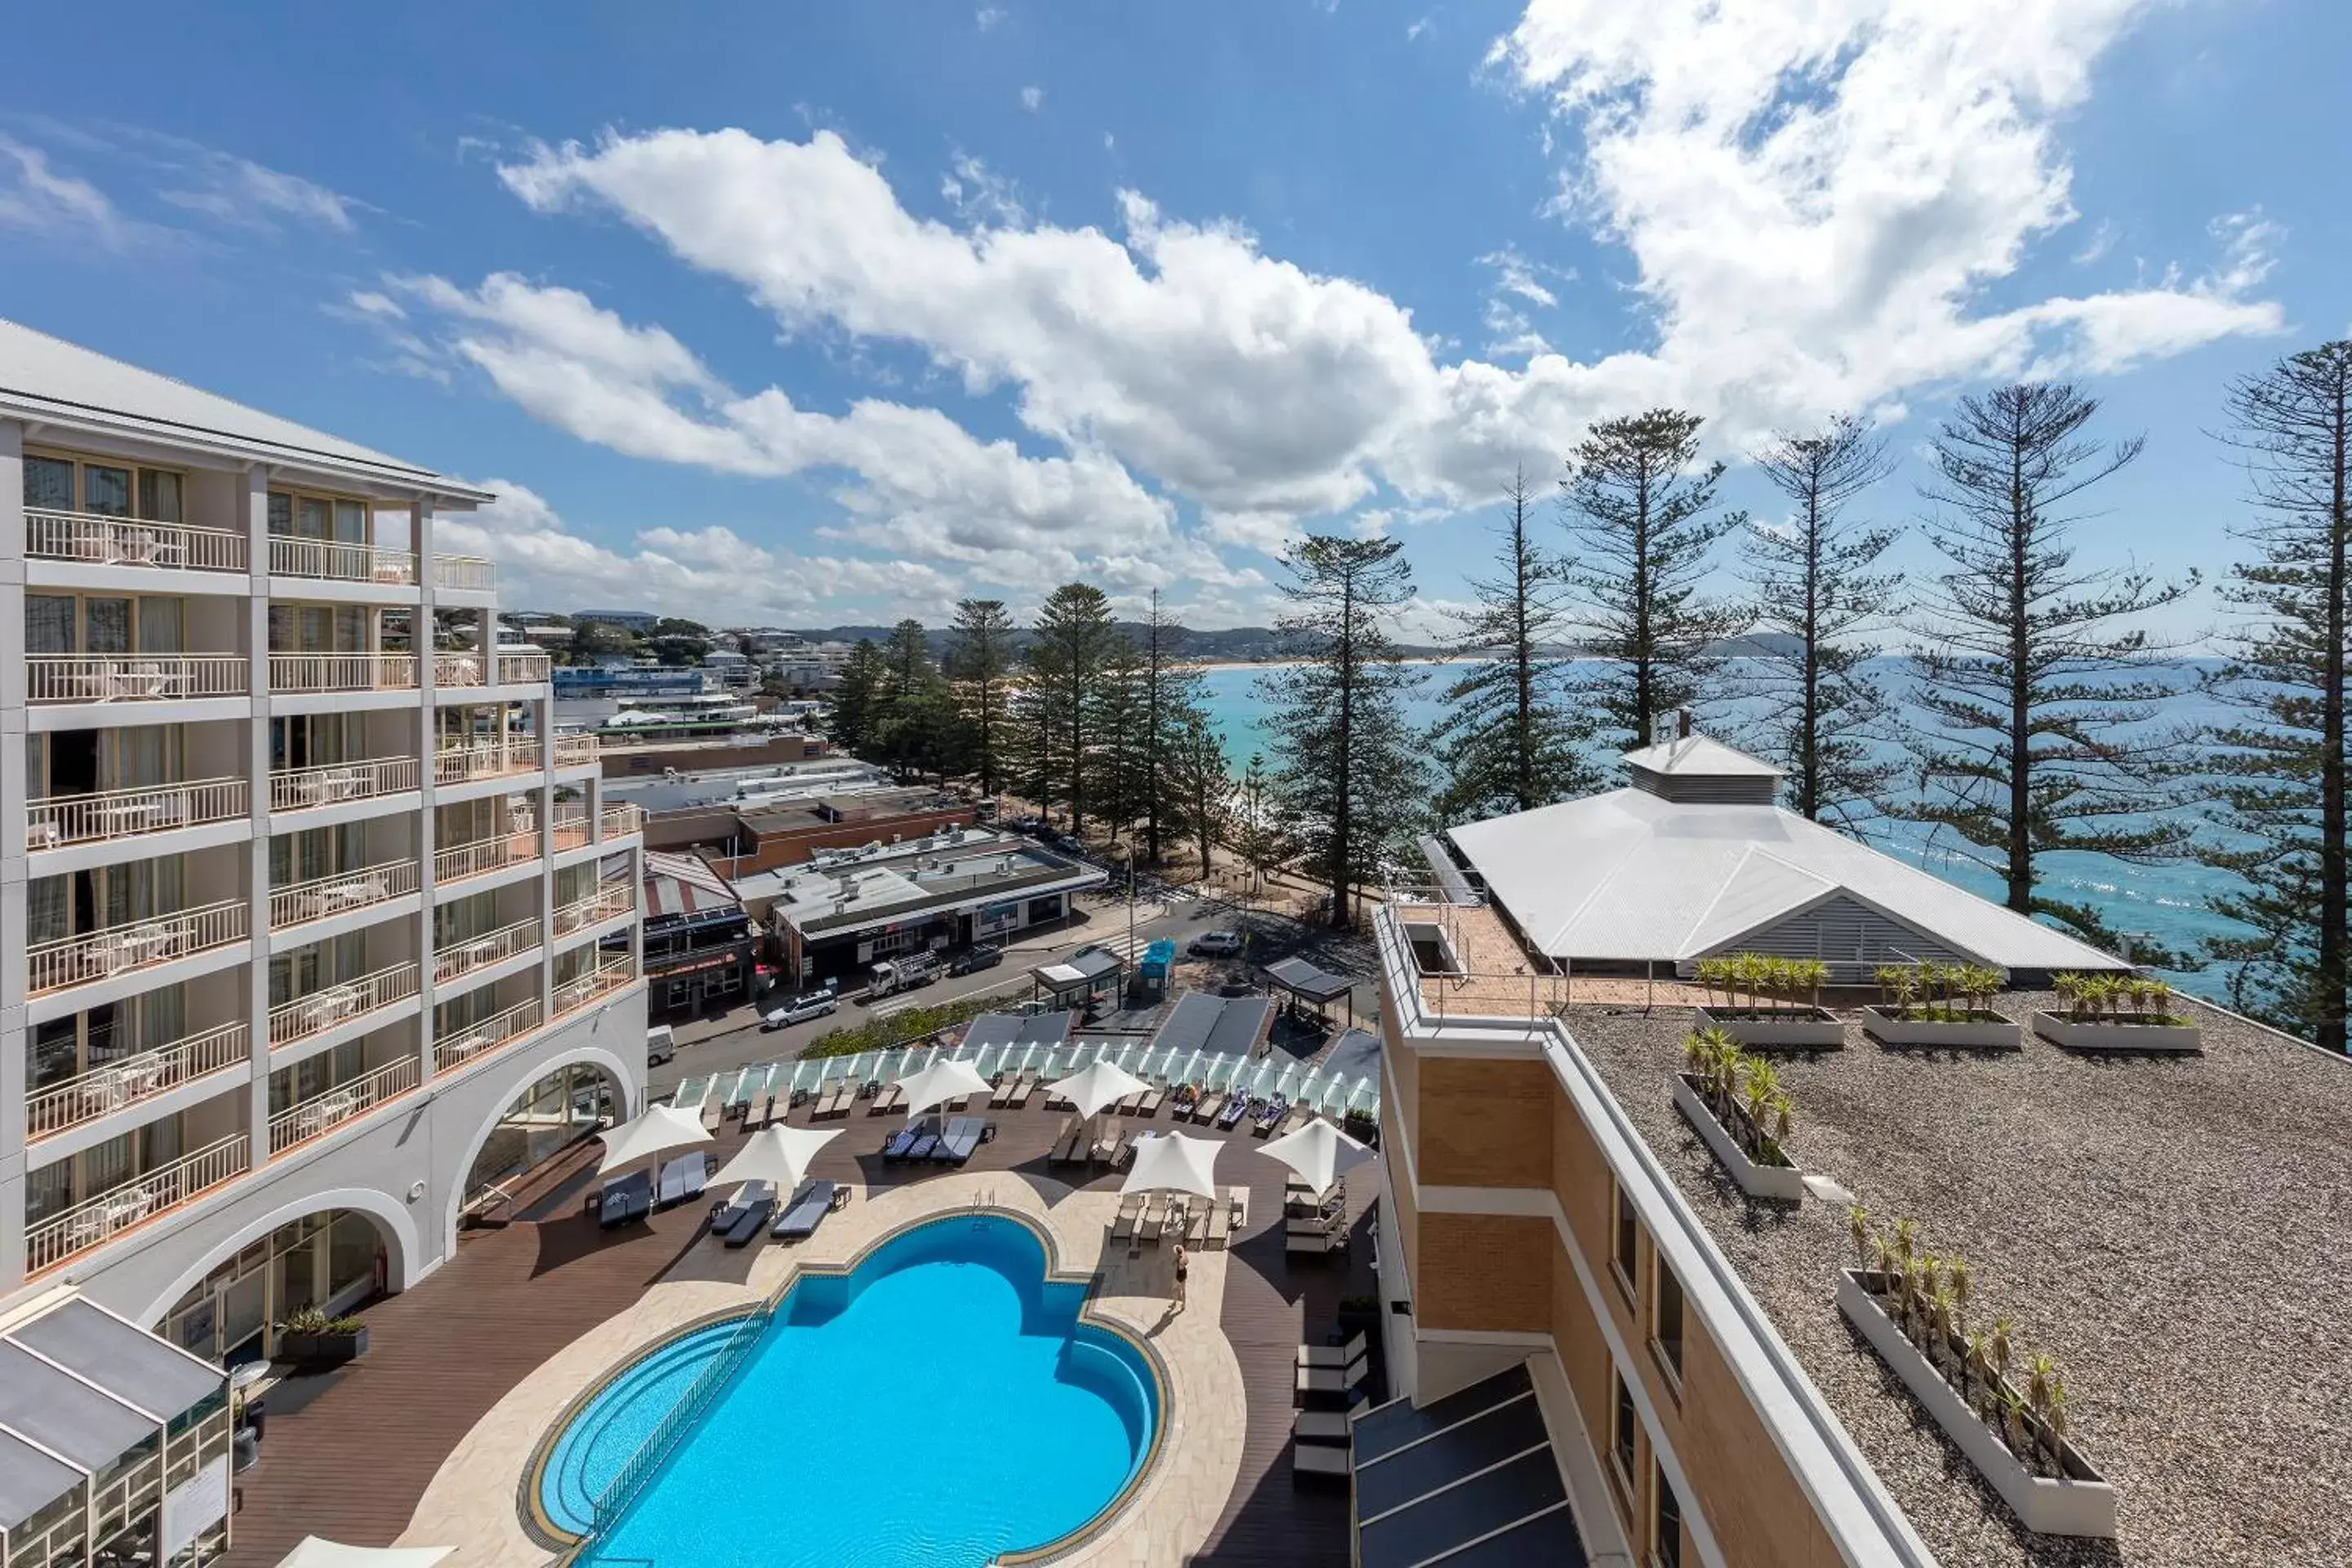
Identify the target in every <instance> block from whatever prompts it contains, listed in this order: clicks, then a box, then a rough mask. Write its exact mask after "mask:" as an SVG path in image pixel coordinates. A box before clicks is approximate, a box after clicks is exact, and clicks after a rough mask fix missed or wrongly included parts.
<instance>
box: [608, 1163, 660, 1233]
mask: <svg viewBox="0 0 2352 1568" xmlns="http://www.w3.org/2000/svg"><path fill="white" fill-rule="evenodd" d="M653 1212H654V1178H653V1173H651V1172H650V1171H631V1172H630V1173H628V1174H627V1175H625V1176H615V1177H614V1179H613V1180H611V1181H609V1182H607V1183H605V1184H604V1191H603V1193H601V1194H598V1196H597V1199H596V1223H597V1224H598V1225H599V1226H603V1227H604V1229H606V1230H611V1229H614V1227H616V1226H625V1225H635V1223H636V1222H637V1221H639V1220H641V1219H643V1218H645V1217H646V1215H649V1214H651V1213H653Z"/></svg>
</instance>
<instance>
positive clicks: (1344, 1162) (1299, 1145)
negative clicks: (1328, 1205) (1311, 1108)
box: [1257, 1116, 1373, 1195]
mask: <svg viewBox="0 0 2352 1568" xmlns="http://www.w3.org/2000/svg"><path fill="white" fill-rule="evenodd" d="M1257 1152H1259V1153H1261V1154H1263V1155H1265V1157H1266V1158H1267V1159H1269V1160H1279V1161H1281V1162H1282V1163H1284V1164H1286V1165H1287V1166H1289V1167H1290V1168H1291V1169H1292V1170H1294V1171H1296V1172H1297V1173H1298V1179H1299V1180H1301V1181H1303V1182H1305V1183H1306V1184H1307V1185H1308V1186H1310V1187H1312V1188H1314V1189H1315V1191H1316V1193H1317V1194H1318V1195H1320V1194H1324V1193H1328V1192H1329V1191H1330V1190H1331V1184H1332V1183H1334V1182H1336V1181H1338V1180H1339V1178H1340V1177H1341V1176H1344V1175H1346V1174H1347V1173H1349V1171H1351V1170H1353V1169H1355V1168H1356V1167H1357V1166H1358V1165H1360V1164H1362V1163H1364V1162H1365V1161H1367V1160H1370V1159H1371V1158H1373V1154H1372V1152H1371V1150H1370V1149H1368V1148H1366V1147H1365V1146H1364V1145H1363V1144H1361V1143H1359V1142H1356V1141H1355V1140H1354V1139H1353V1138H1350V1137H1349V1136H1348V1135H1347V1134H1346V1133H1345V1132H1342V1131H1339V1129H1338V1128H1337V1127H1334V1126H1332V1125H1331V1124H1330V1123H1329V1122H1328V1121H1324V1120H1323V1119H1322V1118H1321V1117H1319V1116H1318V1117H1317V1118H1315V1119H1314V1120H1313V1121H1309V1122H1308V1123H1307V1125H1306V1126H1304V1127H1302V1128H1300V1129H1299V1130H1298V1131H1296V1132H1286V1133H1284V1134H1283V1135H1282V1136H1281V1137H1279V1138H1276V1139H1275V1140H1274V1141H1273V1142H1269V1143H1263V1144H1260V1145H1259V1146H1258V1151H1257Z"/></svg>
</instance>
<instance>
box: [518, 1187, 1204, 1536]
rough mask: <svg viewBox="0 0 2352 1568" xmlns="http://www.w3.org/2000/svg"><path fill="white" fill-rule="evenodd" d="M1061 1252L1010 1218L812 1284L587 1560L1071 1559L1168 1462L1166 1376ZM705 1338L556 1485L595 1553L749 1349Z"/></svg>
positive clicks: (726, 1327) (952, 1221)
mask: <svg viewBox="0 0 2352 1568" xmlns="http://www.w3.org/2000/svg"><path fill="white" fill-rule="evenodd" d="M1045 1274H1046V1254H1045V1242H1044V1240H1043V1238H1042V1237H1040V1236H1039V1235H1038V1234H1037V1233H1036V1232H1035V1231H1034V1230H1033V1229H1031V1228H1030V1226H1027V1225H1025V1224H1024V1223H1022V1222H1021V1221H1019V1220H1016V1219H1013V1218H1011V1217H1009V1216H1006V1215H956V1216H953V1217H950V1218H943V1219H935V1220H931V1221H929V1222H927V1223H925V1224H922V1225H919V1226H915V1227H913V1228H911V1229H908V1230H905V1231H901V1232H899V1233H898V1235H897V1236H894V1237H890V1238H889V1239H888V1240H887V1241H885V1242H883V1243H882V1244H881V1245H880V1246H878V1247H876V1248H874V1250H873V1251H871V1252H869V1253H868V1254H867V1255H866V1258H864V1259H863V1260H862V1261H860V1262H859V1264H858V1265H857V1267H856V1268H855V1269H853V1270H852V1271H850V1272H848V1273H846V1274H842V1273H804V1274H803V1275H802V1277H801V1278H800V1279H798V1280H797V1281H796V1282H795V1283H794V1284H793V1288H792V1289H791V1291H790V1292H789V1293H788V1294H787V1295H786V1296H785V1298H784V1300H783V1301H782V1304H781V1305H780V1307H779V1308H778V1310H777V1311H776V1313H775V1315H774V1317H773V1318H772V1320H771V1321H770V1322H769V1324H768V1326H767V1328H766V1329H765V1330H764V1331H762V1332H761V1335H760V1338H759V1340H758V1342H756V1343H755V1344H754V1345H753V1346H752V1347H751V1351H750V1352H749V1353H748V1354H747V1355H746V1356H745V1357H744V1359H743V1361H742V1363H740V1366H739V1367H738V1368H737V1369H736V1371H735V1373H734V1374H733V1376H732V1377H731V1379H730V1383H729V1385H728V1386H727V1388H726V1389H725V1390H724V1391H723V1392H722V1393H721V1394H719V1397H718V1399H717V1400H716V1401H715V1402H714V1403H713V1404H712V1405H711V1406H710V1408H709V1410H708V1411H707V1412H705V1414H704V1415H702V1417H701V1418H700V1419H699V1420H698V1421H697V1422H696V1423H695V1425H694V1426H693V1427H692V1428H691V1429H690V1430H688V1433H687V1435H686V1436H685V1439H684V1441H683V1442H681V1443H680V1444H679V1445H678V1447H677V1452H676V1453H675V1454H674V1455H673V1456H672V1457H671V1458H670V1459H669V1460H668V1462H667V1464H666V1465H664V1466H663V1468H662V1469H661V1471H660V1473H659V1474H657V1475H656V1477H655V1478H654V1479H653V1480H652V1482H651V1483H650V1484H649V1485H648V1486H646V1489H644V1490H643V1491H642V1492H641V1493H640V1494H639V1495H638V1496H637V1498H636V1500H635V1502H634V1503H633V1504H631V1506H630V1507H629V1509H628V1510H627V1511H626V1512H625V1514H624V1515H623V1516H622V1517H621V1519H620V1521H618V1523H617V1524H616V1525H614V1527H613V1528H612V1529H611V1530H610V1531H608V1532H607V1533H606V1534H605V1535H604V1537H602V1538H601V1539H599V1540H598V1541H596V1542H594V1543H593V1546H592V1547H591V1548H590V1550H589V1551H587V1552H583V1553H582V1555H581V1558H580V1559H579V1560H580V1561H581V1562H582V1563H593V1562H603V1563H613V1564H618V1563H623V1562H625V1561H633V1562H635V1563H651V1564H653V1565H654V1568H686V1565H688V1564H694V1565H696V1568H704V1565H708V1568H801V1565H803V1564H806V1565H810V1568H817V1565H823V1568H881V1565H883V1564H899V1563H925V1564H933V1563H937V1564H971V1565H973V1568H977V1565H979V1564H982V1563H987V1562H989V1561H990V1560H991V1559H992V1558H993V1557H996V1556H998V1555H1000V1554H1003V1553H1009V1552H1022V1551H1027V1550H1031V1549H1034V1548H1036V1547H1040V1546H1044V1545H1045V1544H1047V1543H1048V1542H1055V1541H1058V1540H1060V1539H1061V1538H1063V1537H1064V1536H1066V1535H1068V1534H1069V1533H1070V1532H1072V1531H1076V1530H1078V1529H1080V1528H1081V1527H1083V1526H1085V1525H1086V1524H1087V1522H1088V1521H1092V1520H1093V1519H1094V1518H1095V1517H1096V1516H1097V1515H1098V1514H1100V1513H1101V1512H1103V1510H1105V1509H1107V1508H1108V1507H1109V1506H1110V1504H1112V1503H1113V1502H1114V1501H1116V1500H1118V1498H1119V1497H1120V1496H1121V1495H1122V1494H1123V1493H1124V1491H1125V1490H1126V1489H1127V1488H1128V1486H1129V1483H1130V1482H1131V1481H1133V1480H1134V1479H1136V1477H1137V1476H1138V1475H1139V1473H1140V1472H1141V1469H1142V1468H1143V1466H1144V1464H1145V1462H1146V1461H1147V1460H1148V1459H1149V1458H1150V1454H1151V1450H1152V1446H1153V1444H1154V1442H1155V1440H1156V1438H1157V1436H1158V1432H1159V1426H1160V1378H1159V1373H1158V1372H1157V1370H1156V1369H1155V1367H1154V1366H1153V1364H1152V1363H1151V1361H1150V1359H1149V1358H1148V1357H1147V1356H1146V1354H1145V1352H1143V1350H1142V1349H1141V1347H1139V1345H1138V1344H1136V1343H1135V1342H1133V1341H1131V1340H1129V1339H1128V1338H1127V1337H1126V1336H1124V1335H1122V1334H1118V1333H1115V1332H1112V1331H1109V1330H1107V1329H1104V1328H1102V1327H1100V1326H1098V1325H1097V1324H1093V1323H1087V1322H1082V1321H1080V1320H1079V1315H1078V1314H1079V1310H1080V1309H1081V1307H1082V1306H1083V1305H1084V1302H1085V1299H1086V1287H1085V1285H1084V1284H1082V1283H1073V1282H1065V1281H1053V1280H1048V1279H1046V1278H1045ZM734 1326H735V1325H734V1323H733V1322H731V1321H730V1322H725V1323H719V1324H714V1325H711V1326H709V1327H707V1328H702V1329H698V1330H695V1331H692V1332H689V1333H687V1334H684V1335H681V1336H679V1337H678V1338H677V1339H673V1340H671V1341H668V1342H666V1343H664V1344H662V1345H659V1346H657V1347H656V1348H655V1349H654V1350H652V1351H650V1352H647V1353H646V1355H644V1356H642V1357H640V1358H639V1359H638V1360H637V1361H635V1363H631V1364H630V1365H629V1366H628V1367H626V1368H625V1369H624V1370H623V1371H622V1372H621V1373H618V1374H617V1375H615V1376H614V1377H613V1378H612V1379H611V1380H609V1381H608V1382H607V1383H606V1384H604V1387H603V1388H601V1389H600V1390H598V1391H597V1393H596V1394H594V1395H593V1397H592V1398H591V1399H590V1400H589V1401H588V1402H587V1403H586V1404H585V1405H583V1406H582V1407H581V1409H580V1410H579V1411H578V1412H577V1413H576V1414H575V1415H573V1416H572V1419H571V1420H570V1421H569V1422H567V1423H566V1424H565V1426H564V1428H563V1430H562V1433H560V1434H559V1435H558V1436H557V1437H556V1440H555V1441H554V1443H553V1444H552V1445H551V1446H550V1447H549V1448H548V1450H547V1453H546V1456H545V1458H544V1460H543V1462H542V1464H541V1470H540V1473H539V1477H538V1479H537V1482H536V1485H537V1489H538V1498H539V1504H540V1508H541V1510H542V1511H543V1512H544V1513H545V1514H546V1516H547V1518H548V1519H549V1520H550V1521H551V1522H553V1523H554V1524H556V1525H557V1526H559V1527H560V1528H562V1530H564V1531H569V1532H571V1533H573V1534H585V1533H586V1532H587V1531H588V1527H589V1524H590V1521H591V1519H592V1517H593V1509H594V1500H595V1498H596V1497H597V1496H598V1495H599V1494H600V1493H602V1492H603V1491H604V1488H605V1486H606V1484H607V1483H608V1482H609V1481H610V1480H611V1479H612V1477H613V1476H614V1473H615V1472H616V1471H617V1470H618V1469H619V1468H620V1467H621V1466H622V1464H624V1463H625V1461H626V1460H627V1459H628V1458H629V1456H630V1455H631V1454H633V1453H635V1451H636V1449H637V1447H638V1446H639V1444H640V1443H642V1442H643V1441H644V1439H645V1437H646V1434H647V1433H648V1432H650V1431H651V1430H652V1429H653V1427H654V1426H655V1425H656V1424H657V1423H658V1422H659V1421H660V1420H661V1418H662V1417H663V1416H664V1415H667V1413H668V1412H669V1411H670V1409H671V1408H672V1407H673V1406H674V1405H676V1403H677V1399H678V1397H679V1396H680V1395H681V1394H684V1393H685V1391H686V1389H687V1387H688V1384H691V1383H692V1382H693V1381H694V1379H695V1377H696V1375H697V1374H698V1373H699V1372H700V1371H701V1370H702V1369H703V1368H704V1366H706V1365H707V1364H708V1363H709V1360H710V1358H711V1357H712V1356H713V1355H715V1354H716V1353H717V1352H718V1351H719V1347H720V1346H721V1345H722V1344H724V1343H725V1342H726V1341H727V1339H728V1337H729V1335H730V1333H731V1332H732V1331H733V1329H734Z"/></svg>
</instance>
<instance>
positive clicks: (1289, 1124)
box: [1282, 1100, 1315, 1132]
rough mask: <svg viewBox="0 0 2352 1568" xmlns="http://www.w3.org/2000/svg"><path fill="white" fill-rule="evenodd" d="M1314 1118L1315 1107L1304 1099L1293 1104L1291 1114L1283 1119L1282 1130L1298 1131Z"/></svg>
mask: <svg viewBox="0 0 2352 1568" xmlns="http://www.w3.org/2000/svg"><path fill="white" fill-rule="evenodd" d="M1314 1120H1315V1110H1314V1108H1313V1107H1311V1106H1309V1105H1307V1103H1306V1102H1305V1101H1303V1100H1302V1101H1300V1102H1298V1103H1297V1104H1295V1105H1293V1106H1292V1107H1291V1108H1290V1114H1289V1115H1288V1116H1286V1117H1284V1118H1283V1119H1282V1130H1283V1131H1285V1132H1296V1131H1298V1130H1299V1129H1300V1128H1302V1127H1304V1126H1306V1125H1307V1123H1308V1122H1310V1121H1314Z"/></svg>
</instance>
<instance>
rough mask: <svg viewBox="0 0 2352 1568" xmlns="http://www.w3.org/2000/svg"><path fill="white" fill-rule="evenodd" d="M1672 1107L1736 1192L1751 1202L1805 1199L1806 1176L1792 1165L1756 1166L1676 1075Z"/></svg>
mask: <svg viewBox="0 0 2352 1568" xmlns="http://www.w3.org/2000/svg"><path fill="white" fill-rule="evenodd" d="M1675 1109H1676V1110H1680V1111H1681V1112H1682V1113H1683V1116H1684V1118H1685V1120H1687V1121H1689V1122H1690V1124H1691V1125H1692V1126H1693V1127H1696V1128H1697V1129H1698V1135H1699V1137H1700V1139H1701V1140H1702V1141H1703V1142H1706V1146H1707V1148H1708V1149H1709V1150H1711V1151H1713V1152H1714V1154H1715V1157H1716V1159H1717V1160H1718V1161H1720V1162H1721V1163H1722V1165H1723V1168H1724V1169H1725V1170H1727V1171H1728V1172H1730V1173H1731V1179H1732V1180H1733V1181H1735V1182H1738V1184H1739V1190H1740V1191H1741V1192H1743V1193H1746V1194H1748V1196H1749V1197H1751V1198H1775V1199H1779V1200H1781V1201H1784V1202H1787V1203H1796V1202H1798V1201H1800V1200H1801V1199H1802V1198H1803V1197H1804V1195H1805V1173H1804V1172H1802V1171H1801V1170H1799V1169H1798V1168H1797V1167H1796V1166H1794V1165H1759V1164H1758V1163H1756V1162H1754V1161H1753V1160H1750V1159H1749V1158H1748V1151H1746V1150H1745V1149H1742V1148H1741V1147H1740V1146H1739V1141H1738V1139H1736V1138H1734V1137H1732V1135H1731V1134H1730V1133H1729V1132H1728V1131H1725V1129H1724V1125H1723V1123H1722V1122H1720V1121H1717V1120H1716V1119H1715V1112H1714V1111H1712V1110H1708V1109H1707V1104H1706V1100H1704V1099H1703V1098H1701V1097H1700V1095H1699V1092H1698V1090H1696V1089H1693V1088H1692V1087H1691V1084H1690V1079H1688V1078H1686V1077H1685V1076H1684V1075H1683V1074H1681V1073H1676V1074H1675Z"/></svg>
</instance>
